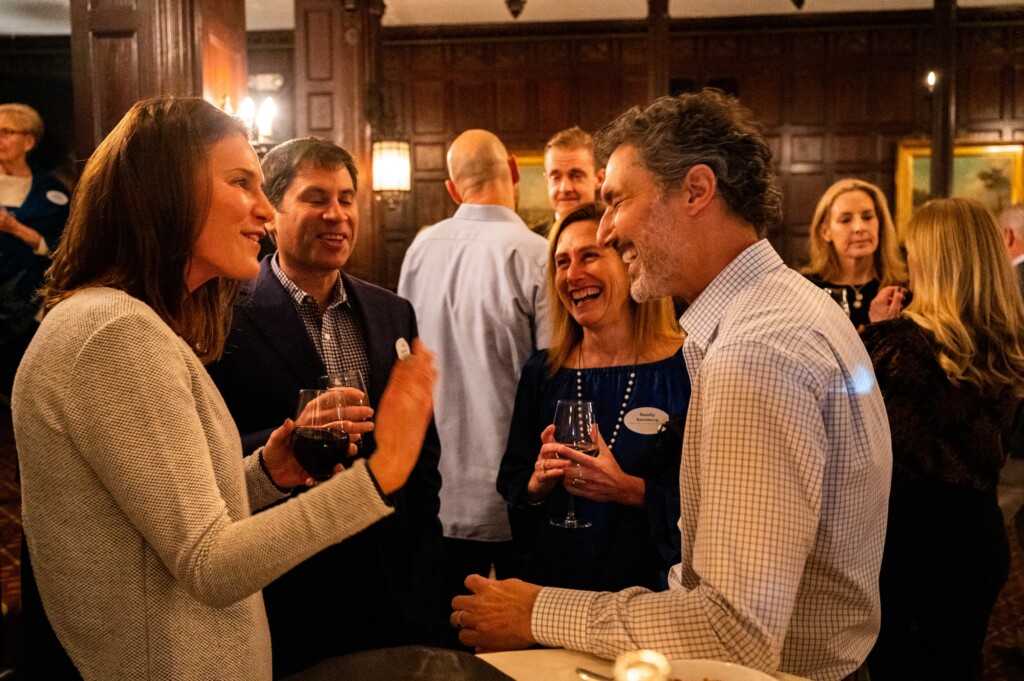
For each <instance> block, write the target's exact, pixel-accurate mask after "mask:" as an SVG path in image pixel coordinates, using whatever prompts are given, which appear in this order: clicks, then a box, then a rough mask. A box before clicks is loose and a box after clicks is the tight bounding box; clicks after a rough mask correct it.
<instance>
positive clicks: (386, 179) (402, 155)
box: [373, 140, 412, 210]
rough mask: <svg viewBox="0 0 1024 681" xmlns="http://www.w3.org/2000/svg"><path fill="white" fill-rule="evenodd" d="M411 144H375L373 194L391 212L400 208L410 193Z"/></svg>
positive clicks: (383, 142)
mask: <svg viewBox="0 0 1024 681" xmlns="http://www.w3.org/2000/svg"><path fill="white" fill-rule="evenodd" d="M411 168H412V165H411V163H410V162H409V143H408V142H400V141H398V140H381V141H379V142H374V143H373V193H374V196H375V197H376V199H377V200H378V201H384V202H386V203H387V205H388V208H389V209H390V210H395V209H396V208H398V204H399V203H401V202H402V201H404V200H405V197H406V194H408V193H409V189H410V182H411V175H412V173H411Z"/></svg>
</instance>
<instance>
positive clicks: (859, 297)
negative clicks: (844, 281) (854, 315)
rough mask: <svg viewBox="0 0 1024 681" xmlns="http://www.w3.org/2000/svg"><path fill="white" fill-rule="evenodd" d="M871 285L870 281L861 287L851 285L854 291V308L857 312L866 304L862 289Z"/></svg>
mask: <svg viewBox="0 0 1024 681" xmlns="http://www.w3.org/2000/svg"><path fill="white" fill-rule="evenodd" d="M870 283H871V282H870V281H865V282H864V283H863V284H861V285H860V286H856V285H854V284H850V288H852V289H853V307H854V309H855V310H859V309H860V308H861V306H862V305H863V304H864V294H863V293H861V292H860V291H861V289H862V288H864V287H865V286H867V285H868V284H870Z"/></svg>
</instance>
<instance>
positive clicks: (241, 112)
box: [238, 97, 256, 128]
mask: <svg viewBox="0 0 1024 681" xmlns="http://www.w3.org/2000/svg"><path fill="white" fill-rule="evenodd" d="M238 117H239V118H241V119H242V120H243V121H245V126H246V127H247V128H251V127H252V123H253V121H254V120H256V102H254V101H252V97H246V98H245V99H243V100H242V104H241V106H239V107H238Z"/></svg>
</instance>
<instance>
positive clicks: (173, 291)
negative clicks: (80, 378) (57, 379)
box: [43, 97, 246, 361]
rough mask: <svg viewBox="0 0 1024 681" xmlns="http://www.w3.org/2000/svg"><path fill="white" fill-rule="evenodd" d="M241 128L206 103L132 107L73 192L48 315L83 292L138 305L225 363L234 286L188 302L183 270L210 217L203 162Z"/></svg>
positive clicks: (204, 291) (204, 290)
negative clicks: (104, 291) (124, 297)
mask: <svg viewBox="0 0 1024 681" xmlns="http://www.w3.org/2000/svg"><path fill="white" fill-rule="evenodd" d="M234 134H238V135H245V134H246V128H245V124H244V123H242V122H241V121H240V120H239V119H236V118H233V117H231V116H229V115H228V114H226V113H224V112H223V111H220V110H219V109H217V108H216V107H215V106H213V105H212V104H210V103H208V102H206V101H205V100H203V99H200V98H191V97H190V98H178V97H154V98H151V99H145V100H142V101H140V102H138V103H136V104H135V105H134V106H132V108H131V109H130V110H129V111H128V113H127V114H125V116H124V118H122V119H121V122H120V123H118V124H117V126H116V127H115V128H114V129H113V131H111V133H110V134H109V135H107V137H106V139H104V140H103V142H101V143H100V145H99V147H97V149H96V151H95V152H94V153H93V155H92V156H91V157H90V158H89V161H88V163H86V166H85V170H84V172H83V173H82V178H81V180H80V181H79V183H78V186H77V187H76V190H75V195H74V199H73V202H72V207H71V216H70V218H69V220H68V224H67V228H66V229H65V231H64V236H63V238H62V240H61V244H60V246H59V247H58V248H57V250H56V252H55V253H54V257H53V265H52V266H51V267H50V270H49V272H48V273H47V282H46V285H45V286H44V288H43V300H44V304H45V307H46V309H47V310H49V309H51V308H53V306H54V305H56V304H57V303H59V302H60V301H62V300H64V299H66V298H68V297H69V296H71V295H72V294H74V293H76V292H78V291H81V290H82V289H86V288H91V287H94V286H109V287H111V288H116V289H119V290H121V291H124V292H125V293H127V294H129V295H131V296H133V297H135V298H138V299H139V300H141V301H143V302H144V303H146V304H147V305H149V306H150V307H152V308H153V310H155V311H156V313H157V314H158V315H159V316H160V317H161V319H163V320H164V321H165V322H166V323H167V325H168V326H170V327H171V328H172V329H173V330H174V331H175V333H177V334H178V335H180V336H181V337H182V338H183V339H184V340H185V341H186V342H187V343H188V344H189V345H190V346H191V347H192V349H193V350H194V351H195V353H196V354H197V355H198V356H199V357H200V358H201V359H202V360H203V361H210V360H212V359H215V358H217V357H219V356H220V353H221V351H222V350H223V347H224V340H225V338H226V336H227V330H228V328H229V325H230V318H231V302H232V300H233V299H234V294H235V293H236V292H237V290H238V284H237V282H232V281H230V280H226V279H221V278H215V279H212V280H211V281H209V282H207V283H205V284H204V285H202V286H200V287H199V288H198V289H196V290H195V291H193V292H191V293H189V291H188V287H187V286H186V283H185V269H186V267H187V265H188V262H189V258H190V256H191V254H192V249H193V246H194V244H195V241H196V239H197V237H198V236H199V230H200V229H201V226H202V224H203V222H204V221H205V218H206V213H207V211H208V209H209V206H208V204H209V178H205V177H204V175H203V171H204V168H205V167H206V157H207V152H208V151H209V150H210V147H212V146H213V145H214V144H216V143H217V142H218V141H220V140H221V139H224V138H225V137H228V136H230V135H234Z"/></svg>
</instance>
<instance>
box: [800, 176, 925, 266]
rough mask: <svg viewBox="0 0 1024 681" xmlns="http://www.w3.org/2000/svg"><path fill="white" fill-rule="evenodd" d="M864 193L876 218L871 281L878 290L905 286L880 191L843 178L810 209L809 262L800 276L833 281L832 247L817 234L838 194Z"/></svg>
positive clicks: (834, 259)
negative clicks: (893, 285)
mask: <svg viewBox="0 0 1024 681" xmlns="http://www.w3.org/2000/svg"><path fill="white" fill-rule="evenodd" d="M853 191H858V192H864V193H865V194H867V195H868V196H869V197H870V198H871V202H872V203H873V204H875V215H877V216H878V248H876V249H875V253H874V258H873V262H874V266H875V277H876V278H877V279H878V280H879V281H880V282H881V283H882V286H889V285H890V284H905V283H906V281H907V264H906V263H905V262H904V261H903V255H902V254H901V253H900V246H899V239H898V237H897V236H896V228H895V227H894V226H893V223H892V215H891V214H890V213H889V203H888V201H886V200H885V194H883V193H882V190H881V189H879V188H878V187H876V186H875V185H873V184H871V183H870V182H865V181H864V180H858V179H855V178H847V179H845V180H839V181H838V182H836V183H835V184H833V185H832V186H831V187H829V188H828V189H826V190H825V193H824V194H823V195H822V196H821V199H820V200H819V201H818V206H817V207H816V208H815V209H814V219H813V220H811V231H810V236H809V241H810V251H811V262H810V263H809V264H808V265H807V267H805V268H803V269H802V270H800V271H801V272H802V273H803V274H809V275H817V276H819V277H821V278H822V279H824V280H825V281H835V277H836V276H837V275H838V274H839V257H838V256H837V255H836V249H835V247H834V246H833V245H832V244H831V243H829V242H827V241H825V237H824V235H823V234H822V233H821V232H822V230H823V229H824V227H825V224H826V223H827V222H828V221H829V220H831V219H832V204H833V203H835V201H836V198H837V197H839V195H841V194H845V193H847V192H853Z"/></svg>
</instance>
